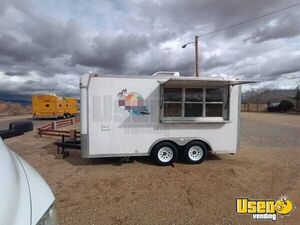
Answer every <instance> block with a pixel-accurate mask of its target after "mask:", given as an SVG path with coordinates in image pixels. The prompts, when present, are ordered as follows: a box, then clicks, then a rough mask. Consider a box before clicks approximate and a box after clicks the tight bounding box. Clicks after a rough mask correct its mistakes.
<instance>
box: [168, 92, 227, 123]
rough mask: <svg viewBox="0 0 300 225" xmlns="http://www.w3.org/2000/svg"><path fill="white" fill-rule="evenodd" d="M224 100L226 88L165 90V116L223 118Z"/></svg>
mask: <svg viewBox="0 0 300 225" xmlns="http://www.w3.org/2000/svg"><path fill="white" fill-rule="evenodd" d="M226 93H227V92H226ZM224 99H225V94H224V88H165V89H164V91H163V116H164V117H223V114H224V115H225V114H226V112H224V113H223V102H224V101H225V100H224Z"/></svg>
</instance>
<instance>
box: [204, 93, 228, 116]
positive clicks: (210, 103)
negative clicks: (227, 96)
mask: <svg viewBox="0 0 300 225" xmlns="http://www.w3.org/2000/svg"><path fill="white" fill-rule="evenodd" d="M223 93H224V90H223V88H218V89H206V101H205V102H206V105H205V108H206V110H205V116H206V117H222V116H223V98H224V97H223V95H224V94H223Z"/></svg>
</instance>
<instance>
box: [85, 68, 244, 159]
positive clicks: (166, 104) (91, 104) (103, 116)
mask: <svg viewBox="0 0 300 225" xmlns="http://www.w3.org/2000/svg"><path fill="white" fill-rule="evenodd" d="M244 83H250V81H241V80H229V79H228V80H226V79H202V78H197V77H180V75H179V73H178V72H157V73H155V74H153V75H152V76H100V75H97V74H92V73H90V74H87V75H84V76H83V77H82V78H81V82H80V90H81V156H82V157H84V158H103V157H129V156H151V157H152V159H153V160H154V161H155V162H157V163H158V164H160V165H169V164H171V163H172V162H173V161H174V160H176V158H177V156H178V155H180V156H182V157H183V158H184V160H185V161H186V162H188V163H201V162H202V161H203V160H205V159H206V157H207V154H208V153H209V152H212V153H218V154H219V153H236V152H237V150H238V146H239V127H240V104H241V84H244Z"/></svg>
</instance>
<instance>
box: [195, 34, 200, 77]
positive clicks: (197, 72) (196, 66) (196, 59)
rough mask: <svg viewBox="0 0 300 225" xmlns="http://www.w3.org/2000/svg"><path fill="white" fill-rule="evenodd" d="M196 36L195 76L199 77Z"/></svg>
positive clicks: (196, 40) (196, 37) (196, 38)
mask: <svg viewBox="0 0 300 225" xmlns="http://www.w3.org/2000/svg"><path fill="white" fill-rule="evenodd" d="M198 38H199V37H198V36H195V70H196V71H195V72H196V73H195V74H196V77H199V57H198Z"/></svg>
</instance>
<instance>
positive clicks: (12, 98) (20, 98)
mask: <svg viewBox="0 0 300 225" xmlns="http://www.w3.org/2000/svg"><path fill="white" fill-rule="evenodd" d="M0 101H3V102H15V103H20V104H21V105H31V95H9V94H2V93H1V92H0Z"/></svg>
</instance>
